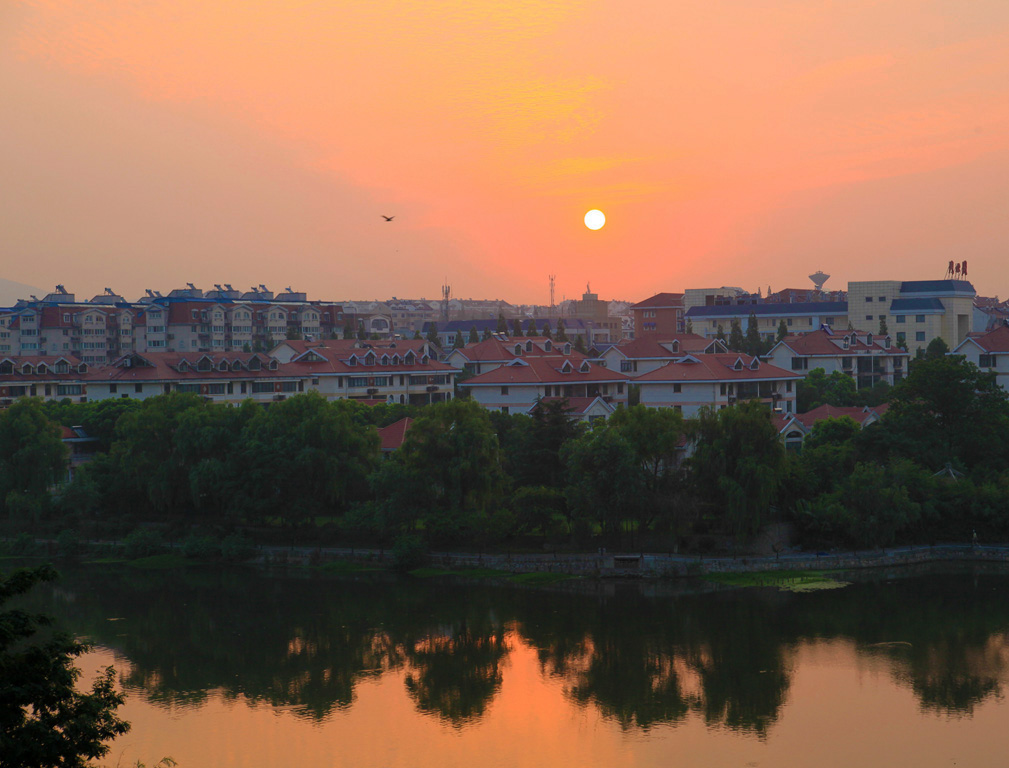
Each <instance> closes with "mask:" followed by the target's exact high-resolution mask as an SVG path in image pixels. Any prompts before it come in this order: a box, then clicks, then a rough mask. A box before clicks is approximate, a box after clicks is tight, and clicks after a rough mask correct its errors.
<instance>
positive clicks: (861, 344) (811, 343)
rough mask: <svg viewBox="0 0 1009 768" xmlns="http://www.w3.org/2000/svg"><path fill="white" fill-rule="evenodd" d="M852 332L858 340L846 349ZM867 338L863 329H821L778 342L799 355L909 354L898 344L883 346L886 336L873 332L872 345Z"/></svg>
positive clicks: (788, 337) (787, 337)
mask: <svg viewBox="0 0 1009 768" xmlns="http://www.w3.org/2000/svg"><path fill="white" fill-rule="evenodd" d="M852 334H855V336H856V341H855V343H854V344H849V345H848V348H847V349H845V348H844V343H843V341H842V339H844V338H845V337H847V338H848V339H850V338H851V335H852ZM865 338H866V334H865V333H863V332H862V331H844V332H840V333H834V334H829V333H827V332H826V331H825V330H823V329H820V330H817V331H810V332H809V333H801V334H796V335H793V336H786V337H785V338H784V339H782V340H781V341H780V342H778V343H779V344H784V345H786V346H787V347H788V348H789V349H791V350H792V351H793V352H795V354H797V355H814V356H815V355H830V356H835V355H840V354H846V353H852V354H857V353H858V352H870V351H871V352H873V353H876V354H884V355H895V356H907V354H908V353H907V352H905V351H904V350H903V349H901V348H900V347H898V346H897V345H896V344H891V345H890V348H889V349H886V348H885V347H884V346H883V338H884V337H882V336H879V335H878V334H873V340H872V344H871V345H867V344H866V343H865Z"/></svg>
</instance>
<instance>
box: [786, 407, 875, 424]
mask: <svg viewBox="0 0 1009 768" xmlns="http://www.w3.org/2000/svg"><path fill="white" fill-rule="evenodd" d="M874 415H875V414H873V413H872V412H871V411H870V410H869V409H867V408H865V407H863V406H860V405H852V406H837V405H821V406H820V407H819V408H814V409H813V410H811V411H806V413H797V414H796V415H795V418H797V419H798V420H799V421H800V422H802V425H803V426H804V427H806V428H807V429H812V427H813V425H814V424H815V423H816V422H818V421H823V420H824V419H840V418H842V417H844V416H847V417H848V418H849V419H852V420H854V421H855V422H856V423H858V424H862V422H864V421H865V420H866V419H868V418H870V417H871V416H874Z"/></svg>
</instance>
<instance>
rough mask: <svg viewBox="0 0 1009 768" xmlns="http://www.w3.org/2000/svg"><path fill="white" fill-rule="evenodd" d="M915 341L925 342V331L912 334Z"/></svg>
mask: <svg viewBox="0 0 1009 768" xmlns="http://www.w3.org/2000/svg"><path fill="white" fill-rule="evenodd" d="M914 340H915V341H925V331H917V332H916V333H915V334H914Z"/></svg>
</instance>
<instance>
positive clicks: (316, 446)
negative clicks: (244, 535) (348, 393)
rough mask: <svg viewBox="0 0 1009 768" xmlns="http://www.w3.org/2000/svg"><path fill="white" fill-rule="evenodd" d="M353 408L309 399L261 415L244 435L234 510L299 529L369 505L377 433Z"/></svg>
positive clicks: (299, 398) (298, 398)
mask: <svg viewBox="0 0 1009 768" xmlns="http://www.w3.org/2000/svg"><path fill="white" fill-rule="evenodd" d="M353 409H354V406H353V405H347V404H345V401H338V402H335V403H329V402H327V401H326V399H325V398H324V397H323V396H322V395H320V394H318V393H316V392H307V393H305V394H302V395H296V396H294V397H291V398H289V399H287V400H284V401H283V402H280V403H274V404H273V405H271V406H270V407H269V408H267V409H265V410H258V411H257V412H256V413H255V415H254V416H253V418H252V419H251V420H250V421H249V422H248V423H247V424H246V425H245V427H244V428H243V430H242V441H241V442H242V457H241V458H242V461H243V465H242V467H241V470H240V476H241V478H242V485H241V488H239V489H236V494H237V495H236V503H239V504H241V505H242V506H243V508H244V509H246V510H249V511H250V512H251V513H252V514H253V515H257V516H266V515H277V516H279V517H281V518H282V519H284V520H285V521H286V522H288V523H290V524H294V523H298V522H302V521H304V520H305V519H310V518H311V517H313V516H315V515H323V514H334V513H337V514H340V513H343V512H345V511H346V510H347V508H348V507H349V505H350V504H351V503H353V502H356V501H361V500H363V499H364V498H366V497H367V489H368V476H369V475H370V474H371V472H372V470H373V469H374V467H375V465H376V464H377V462H378V459H379V444H378V433H377V432H376V431H375V430H373V429H371V428H369V427H361V426H359V425H358V424H356V423H355V421H354V418H353Z"/></svg>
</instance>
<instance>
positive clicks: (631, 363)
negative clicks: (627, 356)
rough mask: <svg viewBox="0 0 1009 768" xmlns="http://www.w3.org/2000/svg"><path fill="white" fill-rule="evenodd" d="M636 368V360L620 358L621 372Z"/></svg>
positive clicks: (629, 371) (628, 371)
mask: <svg viewBox="0 0 1009 768" xmlns="http://www.w3.org/2000/svg"><path fill="white" fill-rule="evenodd" d="M637 369H638V363H637V361H636V360H621V361H620V372H621V373H631V372H633V371H636V370H637Z"/></svg>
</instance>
